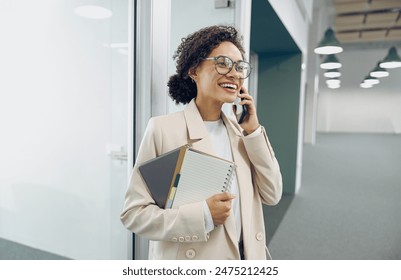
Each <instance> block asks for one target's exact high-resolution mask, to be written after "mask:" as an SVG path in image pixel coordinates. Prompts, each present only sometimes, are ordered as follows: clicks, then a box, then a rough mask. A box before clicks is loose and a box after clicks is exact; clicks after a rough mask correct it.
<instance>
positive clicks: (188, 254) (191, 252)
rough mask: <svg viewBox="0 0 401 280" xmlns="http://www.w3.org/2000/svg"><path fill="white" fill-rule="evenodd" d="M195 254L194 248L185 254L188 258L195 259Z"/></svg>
mask: <svg viewBox="0 0 401 280" xmlns="http://www.w3.org/2000/svg"><path fill="white" fill-rule="evenodd" d="M195 255H196V253H195V250H194V249H188V250H187V251H186V252H185V256H186V257H187V258H188V259H193V258H195Z"/></svg>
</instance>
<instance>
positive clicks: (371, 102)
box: [317, 49, 401, 133]
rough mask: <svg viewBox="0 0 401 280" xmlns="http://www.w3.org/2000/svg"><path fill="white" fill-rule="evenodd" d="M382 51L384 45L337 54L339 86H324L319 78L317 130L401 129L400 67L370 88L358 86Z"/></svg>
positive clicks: (397, 131) (391, 70)
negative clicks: (339, 64) (331, 87)
mask: <svg viewBox="0 0 401 280" xmlns="http://www.w3.org/2000/svg"><path fill="white" fill-rule="evenodd" d="M386 54H387V49H377V50H352V51H347V50H345V51H344V52H343V53H341V54H339V55H338V58H339V60H340V61H341V62H342V63H343V67H342V68H341V72H342V77H341V81H342V86H341V88H339V89H328V88H327V87H326V85H325V82H324V78H323V77H321V78H320V80H321V83H320V86H319V87H320V90H319V95H318V115H317V121H318V122H317V131H318V132H368V133H401V109H400V108H401V69H400V68H398V69H390V70H389V72H390V76H389V77H386V78H382V79H381V83H380V84H378V85H376V86H374V87H373V88H370V89H363V88H360V87H359V84H360V82H361V81H362V80H363V78H364V77H365V76H366V75H367V74H368V72H369V71H370V70H372V69H373V68H374V67H375V65H376V63H377V62H378V61H379V60H381V59H383V58H384V57H385V55H386ZM322 73H323V72H322V71H321V73H320V75H322Z"/></svg>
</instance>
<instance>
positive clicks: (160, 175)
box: [139, 147, 181, 208]
mask: <svg viewBox="0 0 401 280" xmlns="http://www.w3.org/2000/svg"><path fill="white" fill-rule="evenodd" d="M180 149H181V147H180V148H177V149H175V150H172V151H170V152H168V153H165V154H163V155H161V156H159V157H157V158H154V159H151V160H149V161H147V162H145V163H143V164H142V165H141V166H139V171H140V172H141V175H142V178H143V179H144V181H145V183H146V185H147V186H148V188H149V191H150V193H151V194H152V197H153V199H154V200H155V202H156V204H157V205H158V206H159V207H160V208H165V205H166V201H167V196H168V193H169V191H170V185H171V182H172V180H173V176H174V170H175V166H176V164H177V160H178V156H179V154H180Z"/></svg>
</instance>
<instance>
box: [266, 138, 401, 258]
mask: <svg viewBox="0 0 401 280" xmlns="http://www.w3.org/2000/svg"><path fill="white" fill-rule="evenodd" d="M284 201H285V202H284V204H288V202H287V201H288V198H284ZM283 208H284V209H285V213H284V217H283V219H282V221H281V223H280V224H279V226H278V227H277V228H276V229H274V235H273V236H272V238H271V241H270V243H269V249H270V252H271V254H272V256H273V258H274V259H278V260H286V259H297V260H302V259H323V260H324V259H333V260H335V259H345V260H353V259H360V260H366V259H384V260H386V259H398V260H400V259H401V136H400V135H398V136H396V135H378V134H377V135H375V134H319V135H318V136H317V143H316V145H314V146H311V145H305V146H304V158H303V178H302V188H301V190H300V191H299V193H298V194H297V195H296V196H295V197H293V199H292V200H291V202H290V204H289V205H288V207H283Z"/></svg>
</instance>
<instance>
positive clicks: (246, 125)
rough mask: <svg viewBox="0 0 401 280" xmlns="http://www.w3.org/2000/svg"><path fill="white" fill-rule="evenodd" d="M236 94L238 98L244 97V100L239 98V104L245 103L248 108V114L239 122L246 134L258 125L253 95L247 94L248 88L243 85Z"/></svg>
mask: <svg viewBox="0 0 401 280" xmlns="http://www.w3.org/2000/svg"><path fill="white" fill-rule="evenodd" d="M237 96H238V98H240V99H242V98H244V100H241V102H239V105H240V106H242V105H246V106H247V109H248V114H247V116H246V117H245V119H244V121H243V122H242V123H241V124H240V126H241V127H242V128H243V129H244V131H245V133H246V134H251V133H252V132H254V131H255V130H256V129H258V127H259V126H260V124H259V120H258V115H257V114H256V106H255V103H254V101H253V97H252V96H250V95H249V93H248V90H247V89H246V88H244V87H242V88H241V91H240V92H238V94H237ZM234 114H235V109H234Z"/></svg>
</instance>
